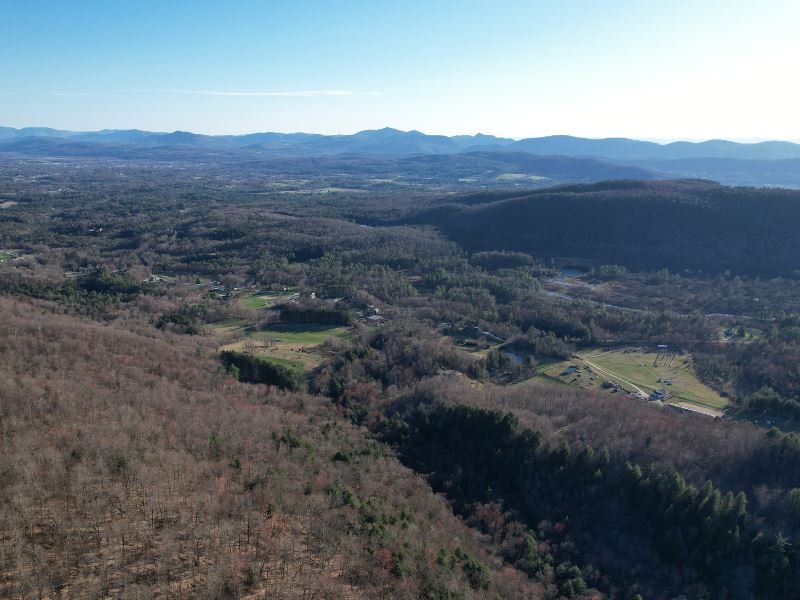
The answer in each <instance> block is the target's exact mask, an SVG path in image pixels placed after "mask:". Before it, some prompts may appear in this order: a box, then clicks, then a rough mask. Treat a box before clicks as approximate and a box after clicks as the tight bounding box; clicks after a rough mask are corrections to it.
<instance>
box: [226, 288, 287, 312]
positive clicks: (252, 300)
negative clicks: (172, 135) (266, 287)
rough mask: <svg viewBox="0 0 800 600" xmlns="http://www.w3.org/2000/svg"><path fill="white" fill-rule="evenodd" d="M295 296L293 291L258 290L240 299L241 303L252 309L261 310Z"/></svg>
mask: <svg viewBox="0 0 800 600" xmlns="http://www.w3.org/2000/svg"><path fill="white" fill-rule="evenodd" d="M293 296H294V293H292V292H266V293H262V292H258V293H256V294H250V295H249V296H245V297H244V298H242V299H240V300H239V303H240V304H241V305H242V306H244V307H246V308H249V309H250V310H261V309H262V308H269V307H270V306H275V305H276V304H280V303H281V302H284V301H285V300H288V299H290V298H292V297H293Z"/></svg>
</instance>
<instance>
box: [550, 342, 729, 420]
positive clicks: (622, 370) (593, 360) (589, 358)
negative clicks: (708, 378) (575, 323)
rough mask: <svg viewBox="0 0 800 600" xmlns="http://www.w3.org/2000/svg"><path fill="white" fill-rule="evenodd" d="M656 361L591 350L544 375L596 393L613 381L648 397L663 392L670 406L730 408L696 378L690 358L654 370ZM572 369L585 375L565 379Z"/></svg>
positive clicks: (652, 354) (632, 354)
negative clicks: (568, 369) (593, 390)
mask: <svg viewBox="0 0 800 600" xmlns="http://www.w3.org/2000/svg"><path fill="white" fill-rule="evenodd" d="M655 358H656V353H655V352H643V351H633V352H631V351H624V350H605V349H600V350H588V351H584V352H579V353H577V354H576V356H575V358H573V359H571V360H568V361H564V362H561V363H556V364H553V365H550V366H548V367H546V368H544V369H543V370H542V374H543V375H544V376H545V377H547V378H550V379H558V380H559V381H564V382H566V383H572V384H577V385H581V386H582V387H589V388H596V389H597V388H599V387H600V386H601V385H602V383H603V381H605V380H610V381H612V382H614V383H619V384H621V385H623V386H624V387H625V388H627V389H634V391H638V390H641V391H642V392H644V393H645V394H648V395H649V394H650V393H651V392H653V391H655V390H664V391H665V392H666V398H665V400H664V401H665V402H667V403H669V404H680V403H684V402H685V403H689V404H695V405H698V406H705V407H709V408H712V409H716V410H722V409H724V408H725V407H726V406H727V401H726V400H725V398H723V397H721V396H720V395H719V394H718V393H717V392H715V391H714V390H712V389H711V388H710V387H708V386H707V385H705V384H704V383H702V382H701V381H700V380H699V379H698V378H697V376H696V375H695V374H694V371H693V370H692V359H691V356H690V355H688V354H679V355H677V356H676V357H675V358H674V360H673V361H672V363H671V364H669V365H664V364H661V362H659V365H658V366H653V362H654V360H655ZM569 365H578V366H580V367H581V369H582V373H581V374H575V373H573V374H570V375H566V376H563V377H562V376H561V375H560V373H562V372H563V371H564V370H565V369H566V367H567V366H569ZM587 367H588V368H587ZM589 369H591V370H592V372H590V371H589ZM659 379H660V380H661V382H659ZM668 379H669V380H671V382H672V384H671V385H668V384H666V380H668Z"/></svg>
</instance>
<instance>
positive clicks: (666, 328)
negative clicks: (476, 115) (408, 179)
mask: <svg viewBox="0 0 800 600" xmlns="http://www.w3.org/2000/svg"><path fill="white" fill-rule="evenodd" d="M435 162H436V161H435V160H434V161H431V164H435ZM309 168H310V167H309ZM431 168H433V167H431ZM247 173H248V174H249V175H248V177H242V171H240V170H237V171H232V172H226V169H225V166H224V165H222V164H217V165H215V166H208V167H197V166H192V165H189V164H182V165H181V166H180V167H176V166H174V165H173V166H171V167H169V168H166V167H165V166H164V165H163V164H160V163H158V162H147V163H143V164H136V165H134V164H131V163H127V164H126V167H125V170H122V169H121V168H120V165H119V164H115V163H105V162H102V161H101V162H88V163H87V162H85V161H83V160H81V161H75V162H71V161H63V162H62V161H59V162H55V163H50V162H47V161H30V162H28V161H22V162H12V163H4V162H2V161H0V181H1V182H2V186H3V187H2V189H0V205H2V207H3V208H1V209H0V316H2V318H1V319H0V381H2V382H3V385H2V386H0V445H1V446H2V447H1V448H0V450H1V452H0V507H2V508H0V597H8V598H32V597H36V598H59V597H61V598H73V597H74V598H96V597H120V598H150V597H156V598H168V597H200V598H215V599H226V598H231V599H233V598H262V597H270V598H306V599H308V598H409V599H410V598H422V599H425V600H431V599H432V600H457V599H458V600H461V599H463V600H468V599H472V598H513V599H515V598H519V599H523V598H524V599H531V598H534V599H542V600H556V599H559V600H560V599H578V600H590V599H591V600H597V599H601V600H605V599H607V600H640V599H644V600H677V599H681V600H685V599H688V600H707V599H710V598H728V599H736V600H762V599H764V600H773V599H775V598H781V599H783V598H786V599H794V598H800V592H798V590H800V583H799V582H798V581H799V580H798V568H800V555H798V547H797V544H796V540H797V539H798V537H800V475H798V473H800V470H799V469H800V438H798V434H797V431H798V430H800V383H799V382H800V300H798V298H800V281H798V280H797V279H796V278H795V277H794V273H793V272H792V271H787V272H786V276H783V277H770V276H768V274H769V273H772V272H773V271H771V270H769V269H771V268H772V266H774V267H775V268H776V269H778V267H780V269H781V272H783V269H789V263H790V249H791V247H792V243H793V242H792V241H791V240H792V238H791V237H788V238H785V239H784V238H779V237H778V233H776V232H787V231H788V230H789V229H790V228H791V227H793V223H794V221H792V218H793V217H792V215H793V214H795V212H794V204H795V203H796V202H797V198H796V195H795V194H793V193H790V192H782V191H767V190H748V189H745V188H734V189H730V188H723V187H721V186H718V185H716V184H708V183H698V182H696V181H677V182H647V183H643V182H628V183H620V182H607V183H604V184H597V185H591V186H571V187H566V188H565V187H558V188H553V189H548V190H544V191H542V192H536V193H530V192H528V191H524V190H522V191H520V190H502V191H493V190H485V191H482V192H480V193H475V194H468V195H460V194H459V195H456V194H442V193H441V190H440V189H439V188H437V187H436V186H432V188H431V189H427V188H426V189H415V190H413V191H412V190H407V191H404V192H398V191H397V190H396V189H395V190H384V192H382V193H377V192H375V190H374V188H372V187H370V186H371V184H365V185H364V187H363V188H359V189H353V190H347V189H340V188H333V189H332V190H331V189H329V190H327V191H326V192H324V193H321V192H318V191H315V190H311V189H305V188H304V189H302V190H301V189H292V190H289V191H290V193H286V192H287V190H286V189H281V188H280V186H277V184H278V183H279V182H278V181H277V180H276V179H275V178H274V177H275V176H274V175H273V174H269V173H264V172H262V171H261V170H260V169H259V168H258V165H253V166H252V167H251V170H250V171H247ZM288 185H290V184H288V183H287V186H288ZM292 185H294V184H292ZM304 185H305V184H304ZM276 186H277V187H276ZM728 206H730V207H731V210H730V211H728V212H725V211H724V210H723V208H725V207H728ZM757 206H760V207H762V208H763V207H768V208H769V210H767V209H766V208H765V209H763V210H762V211H761V213H759V214H761V215H763V218H761V219H757V218H755V217H754V216H753V215H754V214H755V207H757ZM604 208H605V209H607V210H606V212H610V213H612V214H620V215H626V218H627V219H628V220H627V221H626V222H625V224H630V223H636V222H639V221H644V220H647V219H649V218H653V215H656V217H658V218H659V219H660V222H662V223H664V224H666V225H669V226H676V224H677V223H682V222H684V221H686V222H687V223H689V225H687V227H689V228H690V230H691V231H693V232H695V234H696V235H695V236H694V237H690V236H689V235H688V234H687V235H685V236H684V237H683V238H682V239H684V241H685V244H686V245H687V247H695V248H697V247H701V246H702V247H703V248H705V250H704V251H703V252H702V253H699V254H698V255H697V258H696V260H697V261H706V262H708V263H709V264H710V266H708V267H706V266H702V267H701V266H698V265H695V266H694V267H690V266H683V267H681V269H680V270H678V269H677V268H675V267H673V266H672V265H673V263H672V262H670V263H668V264H669V265H670V268H668V269H665V268H661V267H662V266H664V265H662V264H661V263H660V262H657V264H658V266H659V269H658V270H654V269H653V268H651V267H649V266H648V265H649V264H650V263H649V262H647V261H660V260H662V259H664V260H670V261H678V260H681V261H683V260H688V257H691V256H692V255H691V254H690V253H689V252H688V251H685V250H682V249H681V248H680V247H678V246H674V252H672V253H669V252H666V250H665V248H666V246H664V247H659V246H655V247H654V248H655V250H657V252H656V251H654V252H653V253H650V254H647V253H645V251H644V248H645V243H646V241H647V239H648V238H647V236H646V235H644V234H643V235H642V236H639V237H633V238H622V239H621V240H618V239H616V238H614V239H611V241H609V238H608V236H607V234H606V233H603V232H604V231H605V230H604V229H602V228H601V227H600V226H599V219H600V215H601V213H602V212H603V210H602V209H604ZM564 213H566V214H567V215H568V216H570V217H571V218H572V219H573V221H574V223H572V224H570V223H571V222H570V220H569V219H567V220H563V221H562V219H561V217H563V216H564ZM445 215H448V216H447V217H445ZM557 217H558V218H557ZM547 219H551V220H550V221H548V220H547ZM592 219H595V221H594V222H592ZM526 220H527V221H526ZM557 221H558V222H557ZM529 223H532V224H529ZM726 223H727V224H728V225H729V227H728V228H726V227H724V226H723V224H726ZM478 224H479V225H480V226H481V227H480V228H479V230H480V232H482V234H481V235H477V234H474V233H473V232H474V231H475V230H473V229H469V228H468V226H469V227H476V226H478ZM625 224H623V225H625ZM670 224H671V225H670ZM434 225H435V226H434ZM623 225H620V226H619V228H620V229H619V230H620V231H621V230H622V229H624V226H623ZM573 226H574V227H575V228H576V230H577V231H579V232H583V237H582V238H581V237H568V236H567V235H565V231H568V228H569V227H573ZM581 228H583V229H581ZM692 228H693V229H692ZM734 228H738V229H740V230H741V231H744V232H745V234H746V235H749V236H751V237H749V238H747V237H746V238H744V241H742V240H738V241H737V240H736V239H734V236H733V229H734ZM506 230H507V232H508V235H507V236H505V237H503V236H502V235H499V233H498V232H502V231H506ZM699 231H705V232H708V231H711V232H715V233H714V235H713V236H712V235H707V236H705V237H702V236H700V235H699V234H697V232H699ZM493 232H494V233H495V234H496V235H488V234H491V233H493ZM758 232H769V235H768V236H767V237H766V238H765V240H764V242H763V246H761V250H760V251H762V250H763V251H764V252H766V251H767V250H769V251H774V264H772V263H769V262H764V260H762V258H763V257H762V256H760V255H759V254H758V253H756V252H752V251H749V250H748V249H747V247H746V245H745V241H748V243H749V240H752V239H753V236H755V235H756V234H757V233H758ZM484 234H485V235H484ZM766 235H767V234H766V233H765V236H766ZM592 236H594V237H592ZM531 240H532V241H533V242H535V243H536V244H553V247H554V248H556V249H557V250H558V252H553V253H550V252H547V251H546V250H545V249H544V248H545V246H542V247H541V248H540V247H539V246H524V245H523V246H520V247H519V249H518V250H515V249H513V248H516V247H515V246H512V245H509V244H510V243H511V242H514V243H517V242H518V243H520V244H523V243H527V242H528V241H531ZM626 240H627V241H626ZM626 244H630V248H629V249H628V248H627V247H626ZM637 244H641V246H637ZM690 244H693V245H694V246H688V245H690ZM728 244H730V248H729V247H728ZM609 248H610V249H611V250H613V252H620V253H622V254H621V255H620V256H619V257H618V256H616V255H612V254H610V253H609V252H610V251H609ZM637 249H638V251H639V256H636V255H635V252H634V251H635V250H637ZM520 250H522V251H520ZM567 250H569V251H570V252H572V250H582V251H585V252H584V253H578V252H577V251H576V252H574V253H571V254H567V253H566V251H567ZM662 250H663V251H662ZM737 257H738V259H737V260H741V261H747V260H749V261H750V262H741V263H738V264H741V265H744V266H747V267H748V269H734V268H731V269H730V272H725V270H724V269H723V267H724V266H725V265H726V264H727V263H726V261H733V262H736V261H734V259H735V258H737ZM553 258H559V259H560V260H556V261H554V260H552V259H553ZM617 258H620V260H616V259H617ZM621 258H626V259H630V261H631V262H626V261H622V260H621ZM567 259H569V261H570V262H568V261H567ZM611 259H614V260H613V263H612V260H611ZM637 260H638V261H639V262H636V261H637ZM712 263H713V264H712ZM626 264H627V265H628V267H629V268H626V266H625V265H626ZM565 265H566V266H569V265H571V266H572V267H577V266H581V265H583V266H584V267H585V269H578V268H571V269H563V268H562V267H563V266H565ZM703 265H705V263H703ZM770 265H772V266H770ZM712 267H713V268H712ZM683 269H691V271H686V270H683ZM700 269H702V272H701V270H700ZM750 269H752V270H750ZM762 269H766V270H762ZM776 272H777V271H776ZM753 274H755V275H753ZM656 392H659V393H656Z"/></svg>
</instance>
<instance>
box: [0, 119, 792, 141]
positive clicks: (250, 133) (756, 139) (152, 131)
mask: <svg viewBox="0 0 800 600" xmlns="http://www.w3.org/2000/svg"><path fill="white" fill-rule="evenodd" d="M3 127H9V128H11V129H16V130H22V129H55V130H59V131H68V132H71V133H98V132H114V131H144V132H148V133H155V134H167V133H177V132H186V133H192V134H197V135H209V136H244V135H254V134H264V133H277V134H283V135H293V134H300V135H324V136H350V135H356V134H358V133H363V132H365V131H379V130H381V129H393V130H396V131H399V132H401V133H411V132H417V133H422V134H424V135H429V136H445V137H456V136H462V135H466V136H478V135H487V136H494V137H498V138H504V139H511V140H515V141H519V140H523V139H529V138H525V137H523V136H501V135H496V134H494V133H491V132H486V131H476V132H474V133H455V134H452V135H451V134H444V133H437V132H429V131H420V130H419V129H406V130H404V129H399V128H397V127H392V126H391V125H386V126H384V127H377V128H374V129H359V130H356V131H347V132H335V133H320V132H317V131H276V130H269V131H267V130H260V131H256V130H252V131H245V132H242V133H206V132H203V131H190V130H185V129H169V130H161V131H155V130H150V129H143V128H141V127H127V128H121V127H103V128H101V129H74V128H69V127H66V128H62V127H52V126H50V125H23V126H12V125H6V124H3V123H0V128H3ZM530 137H531V138H533V137H574V138H582V139H589V140H604V139H630V140H634V141H641V142H652V143H654V144H661V145H666V144H672V143H675V142H688V143H692V144H699V143H703V142H710V141H726V142H735V143H737V144H760V143H763V142H789V143H792V144H800V139H793V140H792V139H777V138H733V137H721V138H696V139H687V138H666V139H664V138H646V137H635V136H617V135H611V136H603V137H591V136H580V135H575V134H571V133H556V134H549V135H546V136H530Z"/></svg>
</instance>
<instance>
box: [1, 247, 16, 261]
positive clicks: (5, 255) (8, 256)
mask: <svg viewBox="0 0 800 600" xmlns="http://www.w3.org/2000/svg"><path fill="white" fill-rule="evenodd" d="M12 258H14V256H13V255H12V254H9V253H8V252H3V251H2V250H0V262H3V261H5V260H11V259H12Z"/></svg>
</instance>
